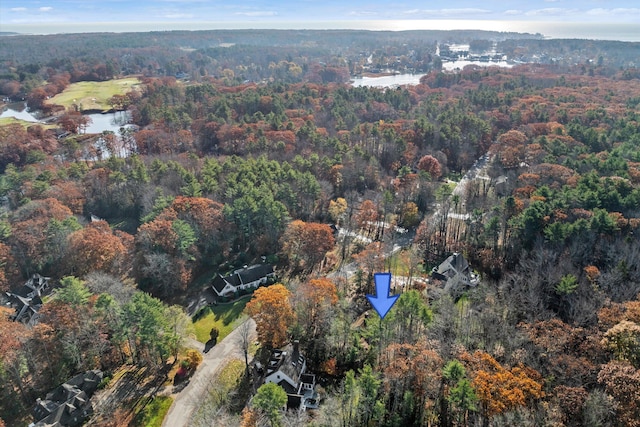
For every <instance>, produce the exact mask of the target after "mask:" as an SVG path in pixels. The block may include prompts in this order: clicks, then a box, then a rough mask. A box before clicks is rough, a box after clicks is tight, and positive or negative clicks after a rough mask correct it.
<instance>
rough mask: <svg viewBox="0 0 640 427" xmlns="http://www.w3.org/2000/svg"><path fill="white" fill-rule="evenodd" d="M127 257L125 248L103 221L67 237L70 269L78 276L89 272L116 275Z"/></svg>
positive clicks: (91, 224) (93, 223)
mask: <svg viewBox="0 0 640 427" xmlns="http://www.w3.org/2000/svg"><path fill="white" fill-rule="evenodd" d="M125 234H126V233H125ZM127 255H128V253H127V247H126V246H125V244H124V243H123V242H122V240H121V238H120V237H118V236H117V235H116V234H114V232H113V231H112V230H111V228H110V227H109V224H107V223H106V222H105V221H97V222H92V223H90V224H89V225H87V226H86V227H85V228H83V229H82V230H78V231H76V232H74V233H72V234H71V235H70V236H69V262H70V269H73V270H75V274H77V275H79V276H84V275H85V274H87V273H89V272H91V271H104V272H112V273H116V272H117V271H118V269H119V267H121V266H124V265H126V261H127Z"/></svg>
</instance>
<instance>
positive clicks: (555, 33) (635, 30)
mask: <svg viewBox="0 0 640 427" xmlns="http://www.w3.org/2000/svg"><path fill="white" fill-rule="evenodd" d="M1 28H2V31H5V32H16V33H19V34H23V35H47V34H74V33H126V32H149V31H183V30H188V31H204V30H246V29H257V30H270V29H273V30H370V31H410V30H481V31H498V32H516V33H530V34H542V35H543V36H544V37H546V38H552V39H564V38H575V39H594V40H619V41H626V42H640V25H637V24H628V23H627V24H625V23H581V22H571V23H560V22H532V21H478V20H475V21H474V20H379V21H332V22H321V21H315V22H195V21H194V22H187V23H173V22H92V23H84V24H80V23H78V24H68V23H64V24H63V23H48V24H44V23H43V24H22V25H11V26H9V25H3V26H2V27H1Z"/></svg>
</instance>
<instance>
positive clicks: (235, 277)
mask: <svg viewBox="0 0 640 427" xmlns="http://www.w3.org/2000/svg"><path fill="white" fill-rule="evenodd" d="M273 277H275V272H274V270H273V266H272V265H271V264H254V265H252V266H249V267H246V266H245V267H244V268H241V269H239V270H236V271H234V272H233V274H230V275H228V276H224V277H223V276H222V275H220V274H217V275H216V276H215V277H214V278H213V279H212V281H211V288H212V289H213V290H214V292H215V293H216V294H217V295H218V296H220V297H223V296H231V295H233V294H234V293H235V292H236V291H239V290H252V289H256V288H257V287H258V286H260V285H264V284H266V283H267V281H268V280H269V278H273Z"/></svg>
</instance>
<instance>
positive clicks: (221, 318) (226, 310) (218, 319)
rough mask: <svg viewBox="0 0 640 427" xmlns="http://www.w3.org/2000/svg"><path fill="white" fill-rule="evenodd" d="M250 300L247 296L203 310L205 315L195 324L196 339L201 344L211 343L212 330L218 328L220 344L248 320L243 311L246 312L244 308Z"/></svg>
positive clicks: (201, 315) (200, 316)
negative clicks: (210, 333) (210, 334)
mask: <svg viewBox="0 0 640 427" xmlns="http://www.w3.org/2000/svg"><path fill="white" fill-rule="evenodd" d="M250 298H251V296H249V295H247V296H246V297H245V298H242V299H241V300H238V301H236V302H233V303H229V304H221V305H217V306H214V307H205V308H203V309H202V310H203V311H204V313H201V314H200V315H199V316H198V320H196V321H194V322H193V326H194V328H195V332H196V339H197V340H198V341H200V342H201V343H206V342H207V341H209V332H210V331H211V328H213V327H216V328H218V331H220V335H219V336H218V342H220V341H222V340H223V339H224V337H226V336H227V335H229V334H230V333H231V331H233V330H234V329H235V328H236V327H237V326H238V325H239V324H240V323H242V322H243V321H244V319H246V318H247V316H246V315H244V314H243V313H242V310H244V306H245V305H246V304H247V302H249V299H250Z"/></svg>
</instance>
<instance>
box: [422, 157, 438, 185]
mask: <svg viewBox="0 0 640 427" xmlns="http://www.w3.org/2000/svg"><path fill="white" fill-rule="evenodd" d="M418 169H420V170H421V171H424V172H427V173H428V174H429V176H430V177H431V179H432V180H434V181H436V180H438V178H440V176H441V175H442V166H440V162H439V161H438V159H436V158H435V157H433V156H431V155H426V156H422V157H421V158H420V160H419V161H418Z"/></svg>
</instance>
